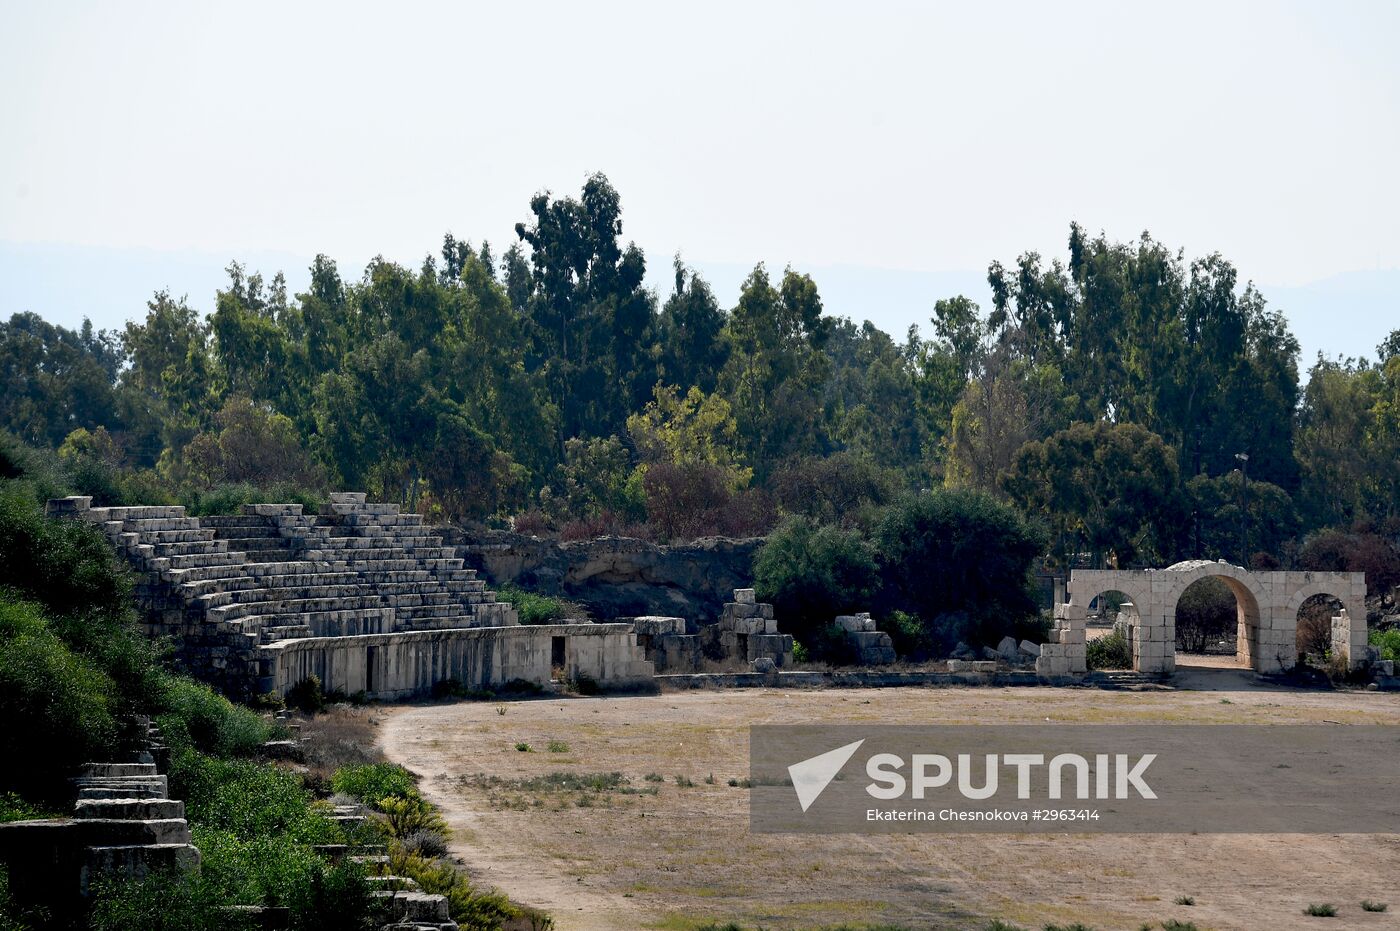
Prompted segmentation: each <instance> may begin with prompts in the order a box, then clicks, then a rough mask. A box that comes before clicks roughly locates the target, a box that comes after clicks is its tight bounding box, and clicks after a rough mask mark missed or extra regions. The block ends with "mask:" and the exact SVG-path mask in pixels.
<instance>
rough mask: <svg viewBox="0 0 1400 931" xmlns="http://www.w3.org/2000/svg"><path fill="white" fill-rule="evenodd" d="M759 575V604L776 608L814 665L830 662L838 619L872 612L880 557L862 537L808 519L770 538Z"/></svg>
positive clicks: (755, 570)
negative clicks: (831, 629) (828, 632)
mask: <svg viewBox="0 0 1400 931" xmlns="http://www.w3.org/2000/svg"><path fill="white" fill-rule="evenodd" d="M753 574H754V588H755V589H756V590H757V594H758V598H759V600H760V601H766V602H772V604H773V609H774V612H775V613H776V614H777V616H778V618H779V619H780V623H781V624H782V628H783V632H784V633H789V634H792V635H793V636H794V637H796V638H798V639H799V640H801V641H802V643H803V644H804V645H805V646H806V648H807V650H808V652H809V653H810V655H811V656H812V658H813V659H819V660H825V661H828V662H831V661H832V658H831V657H830V656H829V655H828V654H827V653H826V650H827V648H829V647H831V646H833V645H834V642H833V641H832V638H830V637H829V636H827V635H826V633H825V632H826V630H827V628H828V627H830V626H831V623H832V619H833V618H835V617H836V615H838V614H849V613H851V612H853V611H863V610H865V609H866V608H868V607H869V605H870V601H871V599H872V598H873V596H874V594H875V590H876V586H877V585H878V582H879V577H878V575H877V571H876V566H875V557H874V554H873V553H872V552H871V550H870V546H869V544H867V543H866V542H865V540H864V539H863V538H862V537H861V535H860V533H859V532H858V531H855V530H843V529H841V528H839V527H834V526H830V525H827V526H821V525H818V524H815V523H813V522H811V521H809V520H807V519H805V518H793V519H792V520H789V521H788V522H787V523H785V524H783V526H782V527H780V528H778V529H777V530H775V531H774V532H773V533H772V534H771V535H770V536H769V537H768V541H767V542H766V543H765V544H764V545H763V548H762V549H761V550H759V552H758V555H757V557H756V558H755V559H754V566H753ZM841 639H843V640H844V639H845V638H844V637H843V638H841Z"/></svg>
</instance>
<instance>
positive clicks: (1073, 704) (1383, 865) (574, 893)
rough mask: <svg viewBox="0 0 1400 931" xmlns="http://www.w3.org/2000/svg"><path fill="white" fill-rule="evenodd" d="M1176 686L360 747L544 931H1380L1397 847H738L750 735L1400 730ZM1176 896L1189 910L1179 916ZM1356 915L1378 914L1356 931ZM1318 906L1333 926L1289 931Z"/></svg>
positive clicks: (1355, 840)
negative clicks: (720, 930) (1374, 907)
mask: <svg viewBox="0 0 1400 931" xmlns="http://www.w3.org/2000/svg"><path fill="white" fill-rule="evenodd" d="M1183 672H1184V675H1181V676H1178V679H1179V680H1181V681H1183V682H1186V683H1191V684H1192V685H1193V687H1194V688H1195V689H1198V690H1192V691H1186V690H1178V689H1173V690H1152V691H1098V690H1088V689H1049V688H938V689H921V688H906V689H870V690H844V689H842V690H825V691H805V690H795V689H772V690H768V689H762V690H734V691H689V692H672V693H663V694H661V695H654V696H636V697H609V698H554V699H539V700H532V701H518V702H509V703H501V704H493V703H490V702H464V703H459V704H436V705H424V706H412V707H404V708H398V709H393V710H390V711H389V712H387V713H386V714H385V715H383V717H382V722H381V727H380V735H381V740H382V744H383V748H384V750H385V752H386V753H387V754H388V755H389V757H390V758H391V759H393V760H395V761H397V762H400V763H402V764H403V765H405V766H407V767H408V768H409V769H411V770H413V771H414V772H416V773H418V774H419V775H421V776H422V777H423V789H424V791H425V793H426V794H427V795H428V796H429V797H430V798H431V799H432V800H433V801H435V802H436V803H438V804H439V805H440V806H441V807H442V808H443V810H444V812H445V814H446V816H447V819H448V821H449V823H450V824H451V826H452V828H453V831H454V841H453V844H454V853H455V854H457V855H458V856H460V857H461V858H462V859H463V860H464V861H465V862H466V863H467V864H468V866H469V867H470V868H471V870H472V872H473V873H474V875H476V876H477V877H478V878H479V879H480V880H481V881H483V882H486V883H489V884H492V885H495V886H497V887H499V888H500V889H502V890H504V891H505V892H507V893H509V894H510V895H511V896H512V897H513V898H515V899H517V900H520V901H523V902H528V903H530V904H532V905H537V906H539V907H541V908H544V909H546V910H547V911H549V912H550V913H551V914H553V915H554V917H555V920H556V923H557V927H558V928H559V929H560V931H603V929H608V931H613V929H631V928H660V929H677V931H684V929H691V928H695V927H697V926H699V925H702V924H704V923H706V922H708V921H715V922H719V923H725V922H729V921H735V922H738V923H740V924H742V925H744V926H746V927H752V926H759V925H761V926H763V927H764V928H770V929H778V928H811V927H821V926H827V925H836V924H840V923H851V924H856V925H863V924H867V923H879V922H885V923H890V924H896V925H899V926H901V927H908V928H981V927H983V926H984V925H985V924H986V921H987V920H988V919H989V918H1000V919H1002V920H1005V921H1008V922H1013V923H1015V924H1017V925H1022V926H1026V927H1033V928H1040V927H1041V926H1042V925H1044V924H1045V923H1072V922H1075V921H1080V922H1083V923H1085V924H1086V925H1089V926H1091V927H1093V928H1095V929H1099V931H1105V929H1118V928H1122V929H1132V931H1136V929H1139V928H1141V927H1142V926H1143V925H1144V924H1146V923H1149V922H1150V923H1152V925H1153V927H1159V926H1160V922H1162V921H1164V920H1167V919H1178V920H1181V921H1191V922H1194V923H1195V924H1196V925H1197V926H1198V927H1199V928H1201V929H1206V928H1220V929H1224V928H1251V929H1253V928H1260V929H1278V928H1300V927H1301V928H1307V927H1320V928H1324V929H1334V928H1376V929H1380V928H1400V892H1397V884H1396V876H1397V875H1400V836H1397V835H1371V836H1359V835H1322V836H1307V835H1282V836H1280V835H1162V836H1157V835H1112V834H1099V835H1074V834H1064V835H1015V834H1007V835H992V836H986V835H981V836H973V835H936V834H910V835H896V836H854V835H839V836H831V837H821V838H814V837H811V836H782V835H752V836H751V835H750V834H749V832H748V791H747V789H745V788H744V787H743V785H742V784H740V785H737V786H731V785H728V784H727V782H728V780H730V779H734V780H740V779H743V778H744V777H745V776H747V769H748V762H747V754H748V732H747V728H748V726H749V725H750V724H779V723H858V722H879V723H889V724H898V723H925V724H928V723H946V724H966V723H984V722H998V723H1032V722H1037V721H1056V722H1068V723H1100V722H1122V723H1130V722H1181V723H1221V724H1224V723H1275V724H1280V723H1321V722H1324V721H1327V722H1334V723H1339V724H1363V723H1366V724H1370V723H1384V724H1400V695H1395V694H1384V693H1369V692H1289V691H1281V690H1272V689H1267V688H1261V687H1259V686H1258V685H1257V684H1256V683H1255V682H1254V680H1253V679H1252V677H1250V676H1249V675H1248V674H1247V673H1242V672H1240V671H1237V670H1233V669H1211V668H1209V667H1208V666H1205V665H1202V666H1201V667H1199V668H1196V669H1188V670H1184V671H1183ZM517 744H526V745H528V746H529V749H528V751H525V750H519V749H517ZM612 772H619V773H621V774H622V775H623V777H625V780H626V782H625V783H617V784H615V785H608V786H603V787H601V790H600V791H594V790H593V789H590V788H587V787H584V788H580V787H578V786H575V785H573V784H572V782H571V780H570V777H568V776H561V775H555V774H574V776H575V777H578V776H584V777H586V776H589V775H592V774H607V773H612ZM648 775H651V777H652V778H651V779H650V780H648V778H647V777H648ZM677 776H679V777H681V779H680V780H679V782H681V783H684V782H686V781H689V782H691V783H693V785H684V784H678V780H677ZM710 776H713V783H710V782H708V781H707V779H708V777H710ZM658 777H659V778H660V779H661V780H664V781H657V780H658ZM528 780H533V781H528ZM1181 896H1191V897H1193V898H1194V899H1195V903H1196V904H1195V905H1194V906H1185V905H1177V904H1175V900H1176V899H1177V898H1178V897H1181ZM1363 899H1372V900H1376V901H1387V902H1389V904H1390V907H1391V908H1390V911H1387V912H1384V913H1370V912H1365V911H1363V910H1362V909H1361V907H1360V904H1359V903H1360V902H1361V901H1362V900H1363ZM1321 902H1327V903H1331V904H1334V905H1336V906H1337V908H1338V916H1337V917H1336V918H1331V919H1325V918H1309V917H1305V916H1304V915H1303V913H1302V910H1303V908H1304V907H1305V906H1307V905H1309V904H1311V903H1321Z"/></svg>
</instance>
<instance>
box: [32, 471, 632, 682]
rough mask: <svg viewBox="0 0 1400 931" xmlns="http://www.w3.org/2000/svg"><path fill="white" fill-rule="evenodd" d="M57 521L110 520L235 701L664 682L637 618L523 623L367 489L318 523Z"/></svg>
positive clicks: (176, 517)
mask: <svg viewBox="0 0 1400 931" xmlns="http://www.w3.org/2000/svg"><path fill="white" fill-rule="evenodd" d="M49 513H50V514H52V515H54V516H58V517H69V518H74V519H80V520H86V521H89V522H91V523H93V524H96V525H97V526H98V527H100V528H101V529H102V530H103V532H104V533H106V535H107V537H108V539H110V540H111V541H112V543H113V544H114V545H115V546H116V547H117V549H118V551H119V552H120V553H122V554H123V555H124V556H125V557H126V559H127V560H128V561H129V562H130V563H131V565H132V567H133V568H134V569H135V570H136V571H137V573H138V579H139V581H138V585H137V591H136V596H137V602H138V606H139V607H140V609H141V611H142V613H143V616H144V623H145V626H146V630H147V632H148V633H149V634H151V635H152V636H162V637H167V638H169V639H170V641H171V643H173V644H174V647H175V659H176V661H177V662H178V663H180V664H181V665H182V666H183V667H184V668H185V669H186V670H188V671H189V672H190V673H191V674H193V675H195V676H197V677H198V678H201V679H203V680H205V681H207V682H210V683H212V684H214V685H215V686H217V687H218V688H220V689H221V690H223V691H224V692H226V693H228V694H229V695H231V696H234V697H247V696H250V695H254V694H259V693H267V692H272V693H276V694H279V695H283V694H285V693H286V692H287V690H288V689H290V688H291V687H292V686H294V685H296V684H297V683H298V682H301V681H304V680H306V679H308V678H309V677H311V676H316V677H317V678H319V680H320V681H321V683H322V686H323V688H325V689H326V690H328V691H338V692H343V693H345V694H356V693H363V694H364V695H365V696H366V697H371V698H383V699H393V698H404V697H409V696H413V695H419V694H423V693H426V692H428V691H430V690H431V689H432V688H433V686H434V685H436V684H438V683H440V682H445V681H448V680H455V681H456V682H458V683H460V684H462V685H463V686H464V687H466V688H493V687H499V686H503V685H505V684H507V683H510V682H512V681H515V680H520V681H523V682H528V683H531V684H534V685H541V686H542V685H546V684H547V683H549V681H550V680H551V676H552V674H553V671H554V670H555V669H562V670H563V671H564V674H565V675H566V676H568V677H570V678H574V679H580V680H581V679H588V680H591V681H593V682H594V683H597V684H599V685H606V686H621V685H629V684H636V683H640V682H646V681H649V680H650V679H651V677H652V675H653V668H652V665H651V663H650V662H648V661H647V660H646V659H645V657H644V654H643V653H642V650H641V648H640V647H639V646H638V644H637V642H636V638H635V635H634V633H633V631H632V628H631V626H630V625H626V624H574V625H568V624H555V625H539V626H528V627H526V626H520V625H519V624H518V622H517V620H516V614H515V610H514V609H513V608H512V607H511V606H510V605H508V604H505V603H503V602H500V601H497V600H496V597H495V595H494V594H493V593H492V592H489V591H487V590H486V586H485V583H483V582H481V581H480V580H478V579H477V578H476V574H475V573H474V572H473V571H472V570H469V569H464V568H463V566H462V560H460V559H458V558H456V556H455V555H454V552H453V550H452V549H451V548H450V547H447V546H444V545H443V543H442V539H441V537H439V536H438V535H437V534H436V533H434V532H433V531H432V530H431V529H430V528H427V527H424V526H423V523H422V521H423V519H422V517H421V516H420V515H418V514H403V513H401V512H400V510H399V507H398V505H394V504H366V503H365V496H364V495H363V494H352V493H341V494H333V495H331V496H330V500H329V503H328V504H327V505H326V507H325V508H324V509H323V511H322V513H320V514H318V515H314V516H310V515H305V514H303V513H302V506H301V505H299V504H257V505H246V506H244V508H243V513H242V514H240V515H237V516H232V517H203V518H200V517H190V516H188V515H187V514H186V513H185V509H184V508H182V507H127V508H95V507H92V500H91V498H85V497H71V498H63V499H59V500H55V501H50V502H49Z"/></svg>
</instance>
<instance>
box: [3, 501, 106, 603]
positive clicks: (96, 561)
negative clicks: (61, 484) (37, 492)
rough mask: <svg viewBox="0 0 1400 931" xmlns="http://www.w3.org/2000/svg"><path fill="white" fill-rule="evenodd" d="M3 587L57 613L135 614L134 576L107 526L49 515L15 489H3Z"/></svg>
mask: <svg viewBox="0 0 1400 931" xmlns="http://www.w3.org/2000/svg"><path fill="white" fill-rule="evenodd" d="M0 588H10V589H13V590H14V591H17V592H20V593H21V594H23V595H24V596H25V597H26V598H28V599H29V600H31V601H34V602H36V603H38V604H41V605H43V606H44V608H45V609H46V611H47V612H48V613H49V614H50V615H51V616H53V617H61V616H66V615H78V616H88V615H92V614H98V615H101V616H103V617H105V618H108V619H116V620H126V619H128V618H129V617H130V615H131V577H130V575H128V574H127V571H126V569H125V568H124V567H123V566H121V565H119V564H118V562H117V559H116V555H115V554H114V553H113V552H112V547H111V544H109V543H108V542H107V540H106V538H105V537H103V536H102V533H101V531H99V530H98V529H97V528H96V527H93V526H92V525H90V524H87V523H84V522H81V521H76V520H54V519H50V518H47V517H45V516H44V513H43V510H42V509H41V508H40V506H39V505H38V504H36V503H35V502H33V501H31V500H29V499H28V498H26V497H24V496H23V495H21V494H19V493H18V492H17V491H16V490H15V489H13V488H4V489H0Z"/></svg>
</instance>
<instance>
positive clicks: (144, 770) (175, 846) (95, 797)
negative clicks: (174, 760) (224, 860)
mask: <svg viewBox="0 0 1400 931" xmlns="http://www.w3.org/2000/svg"><path fill="white" fill-rule="evenodd" d="M73 782H74V785H75V786H76V788H77V790H78V801H77V804H76V805H75V807H74V811H73V815H72V817H69V818H51V819H45V820H40V821H12V822H10V823H8V824H0V862H2V863H4V864H5V866H6V868H7V869H8V871H9V876H10V892H11V894H12V895H14V896H15V898H16V899H17V900H18V901H20V902H21V903H22V904H25V905H35V906H39V907H43V908H47V909H49V910H51V911H53V912H54V913H55V915H56V917H62V916H64V915H67V914H69V913H76V912H77V911H79V910H80V909H81V907H82V903H83V901H84V900H85V899H86V898H87V896H88V894H89V892H90V891H91V889H92V884H93V881H94V880H96V879H97V878H98V877H99V876H104V875H117V876H125V877H133V878H142V877H145V876H148V875H150V874H151V873H154V872H158V871H163V870H170V869H176V870H181V871H189V870H197V869H198V868H199V850H198V849H197V848H196V847H194V845H193V844H192V843H191V838H190V826H189V822H188V821H186V820H185V803H184V802H182V801H179V800H176V799H172V798H170V797H169V787H168V786H167V784H166V778H165V776H162V775H160V774H159V773H157V771H156V765H155V764H154V763H88V764H85V765H84V766H83V768H82V771H81V773H80V774H79V776H78V777H77V778H76V779H74V780H73Z"/></svg>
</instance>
